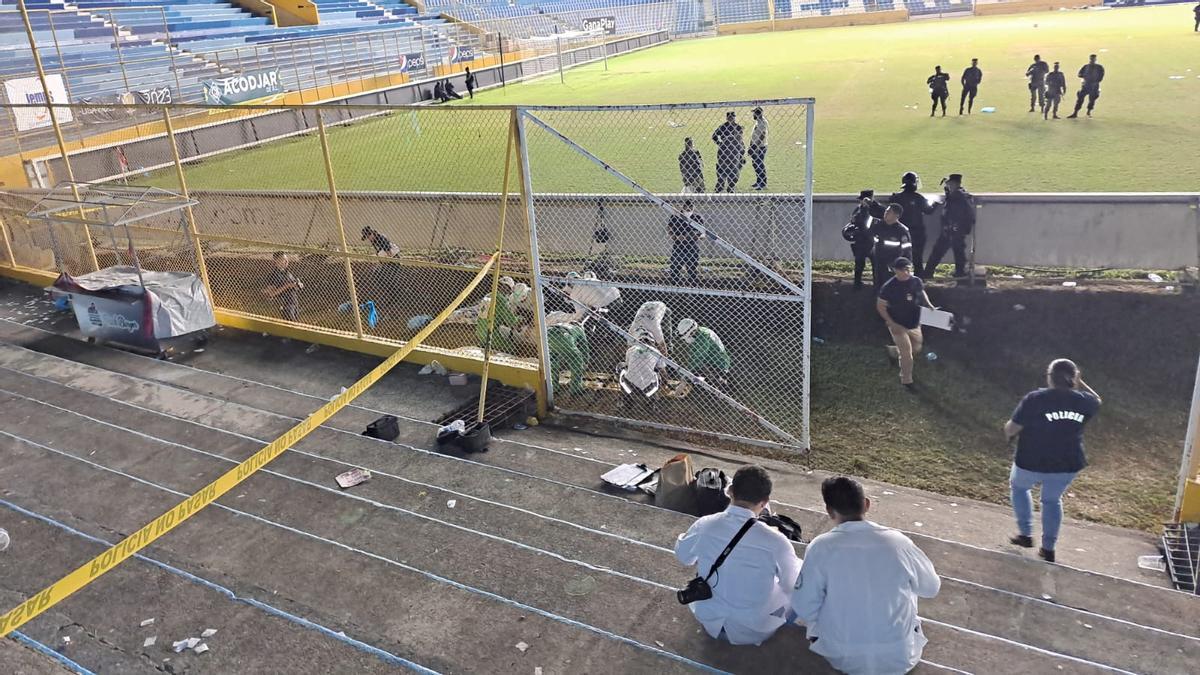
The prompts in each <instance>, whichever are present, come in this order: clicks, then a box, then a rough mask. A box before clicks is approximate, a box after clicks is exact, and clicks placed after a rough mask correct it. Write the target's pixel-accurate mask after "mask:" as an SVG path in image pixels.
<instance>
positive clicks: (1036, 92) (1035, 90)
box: [1029, 84, 1046, 112]
mask: <svg viewBox="0 0 1200 675" xmlns="http://www.w3.org/2000/svg"><path fill="white" fill-rule="evenodd" d="M1034 101H1036V102H1037V106H1038V108H1045V107H1046V87H1045V85H1041V84H1031V85H1029V110H1030V111H1031V112H1032V111H1033V104H1034Z"/></svg>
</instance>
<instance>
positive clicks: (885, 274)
mask: <svg viewBox="0 0 1200 675" xmlns="http://www.w3.org/2000/svg"><path fill="white" fill-rule="evenodd" d="M897 257H899V256H895V255H876V256H873V257H872V258H871V276H872V277H874V279H875V291H876V292H879V289H880V288H882V287H883V285H884V284H886V283H887V281H888V279H891V278H892V277H894V276H896V273H895V272H893V271H892V263H893V262H895V260H896V258H897Z"/></svg>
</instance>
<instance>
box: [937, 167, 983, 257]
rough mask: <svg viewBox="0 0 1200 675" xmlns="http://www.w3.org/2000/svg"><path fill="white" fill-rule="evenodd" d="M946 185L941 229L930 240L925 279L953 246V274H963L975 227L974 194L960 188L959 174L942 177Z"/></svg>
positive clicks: (960, 178)
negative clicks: (933, 240)
mask: <svg viewBox="0 0 1200 675" xmlns="http://www.w3.org/2000/svg"><path fill="white" fill-rule="evenodd" d="M942 185H944V186H945V188H946V197H945V201H944V202H943V204H942V214H941V215H942V232H941V234H940V235H938V239H937V241H936V242H934V244H933V251H931V252H930V253H929V261H928V262H926V263H925V270H924V271H925V276H924V278H925V279H931V278H933V273H934V271H936V270H937V266H938V264H939V263H941V262H942V257H943V256H945V255H946V251H947V250H948V249H953V250H954V276H956V277H961V276H963V275H964V273H965V270H966V266H967V236H968V235H970V234H971V230H972V229H973V228H974V227H975V197H973V196H972V195H971V193H970V192H967V191H966V190H965V189H963V186H962V174H961V173H952V174H950V175H949V176H946V177H945V178H944V179H942Z"/></svg>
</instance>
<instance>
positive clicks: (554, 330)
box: [546, 323, 592, 394]
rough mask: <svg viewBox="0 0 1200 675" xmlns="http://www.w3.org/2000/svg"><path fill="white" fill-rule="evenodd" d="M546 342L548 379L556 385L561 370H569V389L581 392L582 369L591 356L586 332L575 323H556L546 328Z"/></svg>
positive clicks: (573, 392) (573, 391)
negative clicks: (548, 362)
mask: <svg viewBox="0 0 1200 675" xmlns="http://www.w3.org/2000/svg"><path fill="white" fill-rule="evenodd" d="M546 342H547V343H548V344H549V346H550V380H551V382H553V383H554V385H555V386H558V378H559V376H560V375H561V374H562V371H563V370H569V371H571V384H570V386H569V391H570V392H571V393H572V394H580V393H582V392H583V371H584V369H585V368H587V363H588V360H589V359H591V357H592V349H591V345H589V344H588V338H587V332H585V331H584V330H583V326H580V325H579V324H575V323H568V324H558V325H555V326H550V327H549V328H547V329H546Z"/></svg>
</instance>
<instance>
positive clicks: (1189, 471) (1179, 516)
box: [1175, 363, 1200, 522]
mask: <svg viewBox="0 0 1200 675" xmlns="http://www.w3.org/2000/svg"><path fill="white" fill-rule="evenodd" d="M1197 435H1200V363H1198V364H1197V366H1196V384H1195V385H1194V386H1193V387H1192V407H1191V411H1190V413H1189V414H1188V426H1187V436H1186V437H1185V438H1184V441H1183V458H1182V459H1181V460H1180V464H1179V485H1178V487H1177V488H1176V490H1175V521H1176V522H1183V517H1184V514H1185V512H1186V513H1187V515H1189V516H1192V517H1193V518H1195V517H1197V516H1196V514H1200V503H1194V502H1193V501H1192V499H1193V498H1194V499H1196V500H1200V487H1194V488H1191V489H1189V487H1188V484H1189V483H1191V482H1192V481H1200V452H1196V443H1197V442H1198V441H1200V438H1197ZM1185 507H1186V508H1185Z"/></svg>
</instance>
